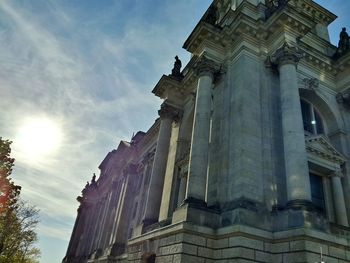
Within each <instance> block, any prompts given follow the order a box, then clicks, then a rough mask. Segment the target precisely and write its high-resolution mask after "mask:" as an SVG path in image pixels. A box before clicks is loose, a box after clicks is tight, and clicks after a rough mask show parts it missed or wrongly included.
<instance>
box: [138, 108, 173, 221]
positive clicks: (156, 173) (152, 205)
mask: <svg viewBox="0 0 350 263" xmlns="http://www.w3.org/2000/svg"><path fill="white" fill-rule="evenodd" d="M158 113H159V116H160V128H159V134H158V141H157V147H156V153H155V155H154V162H153V168H152V175H151V180H150V186H149V191H148V197H147V203H146V210H145V216H144V221H149V222H156V221H157V220H158V216H159V208H160V203H161V198H162V192H163V191H162V189H163V183H164V175H165V170H166V165H167V160H168V151H169V144H170V136H171V129H172V122H173V120H174V118H176V116H177V115H178V111H177V110H176V109H175V108H174V107H172V106H170V105H168V104H167V103H166V102H165V103H163V104H162V106H161V109H160V110H159V111H158Z"/></svg>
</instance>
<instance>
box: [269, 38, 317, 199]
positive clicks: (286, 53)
mask: <svg viewBox="0 0 350 263" xmlns="http://www.w3.org/2000/svg"><path fill="white" fill-rule="evenodd" d="M300 58H301V54H300V53H299V51H298V50H297V49H296V48H294V47H290V46H288V45H287V44H285V45H284V46H283V47H282V48H280V49H279V50H277V51H276V53H275V55H274V56H273V60H274V61H275V62H276V64H277V65H278V68H279V73H280V91H281V114H282V129H283V144H284V159H285V170H286V183H287V198H288V203H289V205H294V204H295V205H299V204H305V203H310V202H311V188H310V178H309V168H308V163H307V154H306V148H305V135H304V128H303V119H302V113H301V106H300V97H299V90H298V78H297V71H296V65H297V63H298V61H299V59H300Z"/></svg>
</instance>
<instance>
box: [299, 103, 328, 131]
mask: <svg viewBox="0 0 350 263" xmlns="http://www.w3.org/2000/svg"><path fill="white" fill-rule="evenodd" d="M300 105H301V113H302V117H303V125H304V131H307V132H309V133H312V134H322V133H324V129H323V124H322V119H321V116H320V114H319V113H318V112H317V110H316V109H315V108H314V107H313V106H312V105H311V104H310V103H308V102H306V101H304V100H300Z"/></svg>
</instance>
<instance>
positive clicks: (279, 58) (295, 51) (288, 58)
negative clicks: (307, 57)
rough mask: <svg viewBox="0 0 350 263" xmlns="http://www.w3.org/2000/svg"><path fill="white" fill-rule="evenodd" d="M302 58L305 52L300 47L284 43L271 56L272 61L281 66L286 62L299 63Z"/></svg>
mask: <svg viewBox="0 0 350 263" xmlns="http://www.w3.org/2000/svg"><path fill="white" fill-rule="evenodd" d="M301 58H303V53H302V52H301V51H300V50H299V48H297V47H295V46H291V45H289V44H288V43H284V44H283V46H282V47H281V48H279V49H277V50H276V52H275V53H274V54H273V55H272V56H271V62H272V63H274V64H276V65H278V66H279V67H280V66H282V65H285V64H292V65H297V64H298V62H299V61H300V59H301Z"/></svg>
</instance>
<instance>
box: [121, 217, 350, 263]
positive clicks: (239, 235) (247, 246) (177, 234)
mask: <svg viewBox="0 0 350 263" xmlns="http://www.w3.org/2000/svg"><path fill="white" fill-rule="evenodd" d="M348 230H349V231H350V229H348ZM321 247H322V252H323V255H324V258H323V261H325V262H327V263H329V262H337V263H339V262H342V263H345V262H350V240H346V239H344V238H340V237H336V236H335V235H331V234H327V233H324V232H320V231H317V230H313V229H309V228H306V227H303V228H298V229H294V230H287V231H279V232H270V231H264V230H260V229H257V228H253V227H249V226H243V225H234V226H229V227H224V228H219V229H216V230H214V229H212V228H208V227H203V226H197V225H194V224H191V223H186V222H183V223H179V224H174V225H171V226H167V227H164V228H162V229H158V230H155V231H152V232H151V233H147V234H145V235H143V236H140V237H137V238H134V239H131V240H129V245H128V262H133V263H136V262H137V263H139V262H140V263H141V262H142V256H143V255H145V254H153V253H154V254H156V263H163V262H164V263H165V262H166V263H182V262H183V263H191V262H202V263H216V262H222V263H224V262H225V263H227V262H242V263H243V262H244V263H247V262H272V263H274V262H276V263H280V262H284V263H289V262H290V263H296V262H312V263H313V262H320V248H321Z"/></svg>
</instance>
